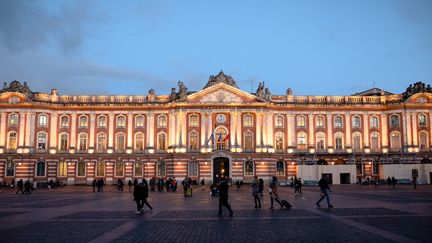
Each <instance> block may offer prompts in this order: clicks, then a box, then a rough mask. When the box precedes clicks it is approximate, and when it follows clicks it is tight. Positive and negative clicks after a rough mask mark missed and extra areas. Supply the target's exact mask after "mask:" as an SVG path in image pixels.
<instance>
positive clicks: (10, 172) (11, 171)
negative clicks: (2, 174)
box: [6, 161, 15, 176]
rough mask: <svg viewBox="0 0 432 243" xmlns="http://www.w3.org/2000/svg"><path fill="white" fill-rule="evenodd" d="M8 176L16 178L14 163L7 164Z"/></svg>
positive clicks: (8, 162)
mask: <svg viewBox="0 0 432 243" xmlns="http://www.w3.org/2000/svg"><path fill="white" fill-rule="evenodd" d="M6 176H15V163H14V162H12V161H7V162H6Z"/></svg>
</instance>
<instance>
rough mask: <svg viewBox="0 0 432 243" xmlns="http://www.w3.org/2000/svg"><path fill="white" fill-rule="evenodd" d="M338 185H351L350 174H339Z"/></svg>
mask: <svg viewBox="0 0 432 243" xmlns="http://www.w3.org/2000/svg"><path fill="white" fill-rule="evenodd" d="M340 184H351V182H350V173H341V174H340Z"/></svg>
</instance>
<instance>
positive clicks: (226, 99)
mask: <svg viewBox="0 0 432 243" xmlns="http://www.w3.org/2000/svg"><path fill="white" fill-rule="evenodd" d="M199 101H200V102H203V103H241V102H242V101H243V99H242V98H241V97H239V96H238V95H236V94H234V93H231V92H229V91H227V90H224V89H219V90H216V91H214V92H212V93H209V94H207V95H205V96H203V97H202V98H201V99H200V100H199Z"/></svg>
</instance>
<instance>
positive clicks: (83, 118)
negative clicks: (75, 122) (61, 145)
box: [79, 116, 88, 128]
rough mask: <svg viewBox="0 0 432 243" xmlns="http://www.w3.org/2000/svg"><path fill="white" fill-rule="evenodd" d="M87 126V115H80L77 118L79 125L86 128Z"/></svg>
mask: <svg viewBox="0 0 432 243" xmlns="http://www.w3.org/2000/svg"><path fill="white" fill-rule="evenodd" d="M87 126H88V118H87V116H80V118H79V127H81V128H86V127H87Z"/></svg>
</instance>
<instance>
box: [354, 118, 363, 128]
mask: <svg viewBox="0 0 432 243" xmlns="http://www.w3.org/2000/svg"><path fill="white" fill-rule="evenodd" d="M360 124H361V118H360V116H353V117H352V127H356V128H358V127H360V126H361V125H360Z"/></svg>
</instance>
